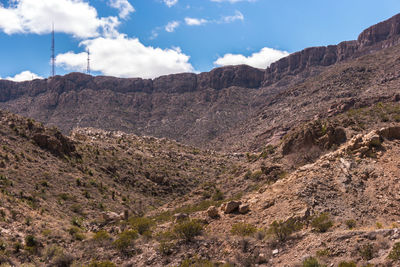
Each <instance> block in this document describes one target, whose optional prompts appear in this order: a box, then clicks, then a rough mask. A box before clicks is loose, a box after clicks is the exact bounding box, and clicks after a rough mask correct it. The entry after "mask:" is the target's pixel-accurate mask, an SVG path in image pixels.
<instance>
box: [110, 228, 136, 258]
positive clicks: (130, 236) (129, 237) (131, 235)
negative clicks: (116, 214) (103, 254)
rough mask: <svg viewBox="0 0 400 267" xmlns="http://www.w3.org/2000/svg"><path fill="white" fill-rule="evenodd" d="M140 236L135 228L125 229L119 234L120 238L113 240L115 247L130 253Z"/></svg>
mask: <svg viewBox="0 0 400 267" xmlns="http://www.w3.org/2000/svg"><path fill="white" fill-rule="evenodd" d="M137 238H138V233H137V231H135V230H125V231H123V232H122V233H120V234H119V235H118V238H117V239H116V240H115V241H114V242H113V245H114V246H115V248H117V249H118V250H119V251H121V252H124V253H128V252H129V251H130V250H131V249H133V248H134V242H135V239H137Z"/></svg>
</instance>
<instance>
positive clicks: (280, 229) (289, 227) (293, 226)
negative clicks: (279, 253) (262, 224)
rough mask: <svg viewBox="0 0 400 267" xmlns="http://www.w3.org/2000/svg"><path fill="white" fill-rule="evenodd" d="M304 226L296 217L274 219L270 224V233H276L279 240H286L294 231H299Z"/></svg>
mask: <svg viewBox="0 0 400 267" xmlns="http://www.w3.org/2000/svg"><path fill="white" fill-rule="evenodd" d="M302 227H303V225H302V224H301V223H300V222H298V221H296V220H294V219H289V220H286V221H282V220H281V221H274V222H272V223H271V225H270V226H269V228H268V233H269V234H272V235H274V236H275V237H276V239H278V240H279V241H285V240H286V239H287V238H288V237H289V236H290V235H291V234H292V233H294V232H296V231H299V230H300V229H301V228H302Z"/></svg>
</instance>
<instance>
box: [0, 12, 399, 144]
mask: <svg viewBox="0 0 400 267" xmlns="http://www.w3.org/2000/svg"><path fill="white" fill-rule="evenodd" d="M399 40H400V14H399V15H396V16H394V17H392V18H390V19H388V20H386V21H384V22H381V23H379V24H376V25H374V26H372V27H370V28H368V29H366V30H365V31H363V32H362V33H361V34H360V36H359V37H358V39H357V40H354V41H346V42H342V43H340V44H338V45H332V46H327V47H313V48H307V49H304V50H302V51H300V52H296V53H293V54H291V55H289V56H288V57H285V58H283V59H281V60H279V61H277V62H275V63H273V64H272V65H271V66H270V67H269V68H268V69H266V70H261V69H256V68H252V67H250V66H246V65H238V66H227V67H221V68H216V69H213V70H212V71H210V72H205V73H200V74H194V73H181V74H174V75H166V76H161V77H158V78H156V79H153V80H151V79H140V78H130V79H121V78H115V77H106V76H97V77H93V76H90V75H85V74H82V73H71V74H68V75H65V76H55V77H52V78H49V79H43V80H33V81H27V82H21V83H15V82H11V81H7V80H0V108H3V109H8V110H10V111H12V112H15V113H18V114H21V115H24V116H29V117H33V118H35V119H38V120H40V121H43V122H45V123H46V124H51V125H56V126H58V127H60V128H61V130H63V131H64V132H68V131H70V130H71V129H73V128H75V127H97V128H103V129H106V130H124V131H128V132H133V133H135V134H139V135H152V136H156V137H168V138H172V139H175V140H178V141H181V142H185V143H190V144H193V145H197V146H203V147H204V146H211V147H213V148H215V143H219V144H220V145H221V147H224V146H225V145H226V144H225V145H224V142H227V140H228V139H229V140H231V144H230V145H229V147H231V146H235V147H238V148H240V147H242V146H243V144H241V142H236V141H237V140H238V138H241V139H243V138H245V139H248V140H250V139H251V138H249V136H248V134H249V131H248V130H249V129H250V128H249V125H253V126H254V125H257V126H254V127H256V128H257V127H258V128H259V131H260V132H258V134H259V136H269V137H268V138H270V137H271V138H274V135H275V134H276V132H277V131H278V132H279V131H281V130H282V129H281V130H279V129H276V128H275V127H274V126H273V125H274V124H275V123H277V122H276V121H278V120H281V119H284V120H285V122H290V123H288V125H286V126H285V127H283V128H284V129H287V128H290V127H291V126H290V125H292V124H291V123H294V122H296V121H298V120H303V119H304V118H303V117H304V116H306V115H305V113H304V109H305V108H309V113H307V116H316V115H317V114H318V113H320V112H325V110H324V107H326V106H328V107H329V106H332V105H334V106H341V105H342V104H343V103H355V102H357V101H360V99H358V100H357V99H356V98H357V97H358V96H360V94H362V93H363V89H364V90H367V89H368V88H369V87H371V86H372V85H374V84H375V85H377V86H378V85H379V86H380V84H381V82H382V81H380V79H381V78H382V77H385V79H386V81H392V80H393V79H397V76H396V75H395V73H396V69H397V68H398V62H397V61H393V60H391V59H392V58H395V57H396V56H397V53H398V49H397V48H394V49H392V50H390V51H391V52H388V53H389V54H390V53H392V54H393V55H389V56H388V60H386V61H385V62H381V64H380V65H379V66H378V65H376V66H374V67H368V66H367V65H368V64H370V62H369V61H368V60H367V59H366V60H364V61H363V62H362V63H354V64H352V63H351V62H355V60H356V59H358V58H362V57H363V56H368V55H371V57H373V54H376V53H377V52H379V51H381V50H383V49H385V50H386V49H390V48H393V47H397V44H398V43H399ZM377 60H378V61H379V60H380V59H379V58H378V59H377ZM392 61H393V62H392ZM346 62H350V65H349V66H350V67H349V66H347V67H343V66H341V67H338V68H339V69H340V72H341V73H336V72H335V71H331V73H335V74H334V75H333V76H329V79H328V80H329V82H327V83H333V84H329V85H327V86H325V87H324V88H319V87H320V86H319V85H318V86H317V81H314V80H312V79H313V77H315V76H316V75H320V74H321V73H323V72H326V71H327V70H328V69H329V68H333V69H334V68H335V66H339V65H341V64H344V63H346ZM388 62H390V63H388ZM377 64H378V63H377ZM385 65H386V67H384V66H385ZM389 65H390V66H389ZM366 66H367V67H366ZM346 68H347V69H346ZM382 68H383V69H382ZM378 69H381V70H380V71H381V72H379V71H377V70H378ZM382 72H383V73H382ZM386 72H387V73H386ZM371 73H372V74H371ZM371 75H372V76H374V77H375V76H376V79H371V77H370V76H371ZM382 75H383V76H382ZM393 75H394V76H393ZM343 77H345V80H344V78H343ZM310 79H311V80H310ZM307 80H309V82H308V83H310V82H311V83H312V84H313V85H311V86H310V85H308V86H304V85H302V84H303V83H307ZM333 81H334V82H333ZM318 84H319V83H318ZM354 84H358V85H357V86H354ZM314 87H315V89H313V90H314V91H313V92H310V91H308V90H310V88H314ZM318 88H319V89H318ZM345 88H346V89H345ZM393 88H395V87H393ZM374 90H375V89H374ZM344 91H346V92H344ZM368 92H370V93H367V94H365V95H364V96H363V99H364V100H362V101H364V102H365V103H370V102H371V101H370V100H369V97H370V96H369V95H368V94H371V92H372V91H368ZM386 93H387V92H384V91H379V92H378V93H376V94H381V95H382V94H386ZM317 96H318V98H317V99H314V98H315V97H317ZM292 97H293V98H292ZM379 97H380V96H379ZM379 97H375V98H374V99H380V98H379ZM288 99H291V100H290V101H291V102H290V103H289V102H287V101H288ZM365 99H366V100H365ZM312 101H316V103H319V102H321V107H319V105H309V104H310V102H312ZM374 101H375V100H374ZM342 102H343V103H342ZM372 102H373V101H372ZM283 106H285V109H283ZM349 107H350V106H349ZM286 111H288V112H289V113H288V114H286V115H285V116H284V117H282V114H285V112H286ZM260 114H261V115H260ZM299 116H300V117H299ZM301 116H303V117H301ZM274 121H275V123H274ZM280 127H281V128H282V124H280ZM265 128H267V129H269V130H265ZM237 129H239V130H237ZM240 129H241V130H240ZM262 129H264V130H262ZM268 131H271V132H270V133H268V134H265V132H268ZM284 131H286V130H284ZM233 132H235V134H234V133H233ZM255 132H257V131H255ZM252 138H253V137H252ZM248 140H242V141H243V142H245V143H246V142H248Z"/></svg>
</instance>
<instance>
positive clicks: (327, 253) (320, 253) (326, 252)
mask: <svg viewBox="0 0 400 267" xmlns="http://www.w3.org/2000/svg"><path fill="white" fill-rule="evenodd" d="M316 255H317V257H320V258H321V257H329V256H330V255H331V251H330V250H329V249H321V250H317V252H316Z"/></svg>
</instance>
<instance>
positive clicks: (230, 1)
mask: <svg viewBox="0 0 400 267" xmlns="http://www.w3.org/2000/svg"><path fill="white" fill-rule="evenodd" d="M255 1H257V0H211V2H217V3H222V2H229V3H231V4H234V3H238V2H255Z"/></svg>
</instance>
